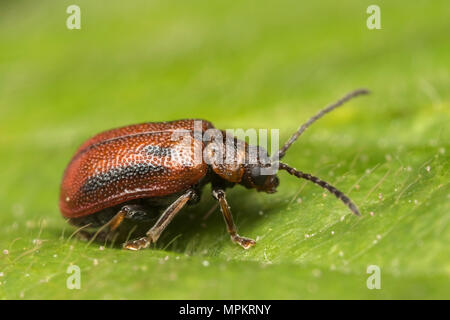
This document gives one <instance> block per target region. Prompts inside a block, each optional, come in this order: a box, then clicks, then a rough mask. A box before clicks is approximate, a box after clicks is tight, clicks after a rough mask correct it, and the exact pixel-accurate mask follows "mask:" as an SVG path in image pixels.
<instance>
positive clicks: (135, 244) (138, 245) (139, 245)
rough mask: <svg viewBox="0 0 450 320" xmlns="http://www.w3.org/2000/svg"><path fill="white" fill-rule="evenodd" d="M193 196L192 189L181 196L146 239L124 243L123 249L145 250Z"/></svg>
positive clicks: (166, 211)
mask: <svg viewBox="0 0 450 320" xmlns="http://www.w3.org/2000/svg"><path fill="white" fill-rule="evenodd" d="M195 196H196V193H195V191H194V190H192V189H190V190H188V191H187V192H186V193H184V194H183V195H181V196H180V197H179V198H178V199H177V200H175V202H174V203H172V204H171V205H170V206H169V207H168V208H167V209H166V210H165V211H164V212H163V213H162V214H161V216H160V217H159V219H158V221H156V223H155V225H154V226H153V227H152V228H151V229H150V230H149V231H148V232H147V235H146V237H142V238H139V239H136V240H133V241H129V242H126V243H124V245H123V247H124V249H128V250H139V249H143V248H147V247H148V246H149V245H150V244H151V243H155V242H156V241H157V240H158V238H159V236H160V235H161V233H162V232H163V231H164V229H165V228H166V227H167V225H168V224H169V223H170V222H171V221H172V219H173V218H174V217H175V215H176V214H177V213H178V212H179V211H180V210H181V209H182V208H183V207H184V206H185V205H186V203H187V202H188V201H189V200H190V199H192V198H194V197H195Z"/></svg>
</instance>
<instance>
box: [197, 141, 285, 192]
mask: <svg viewBox="0 0 450 320" xmlns="http://www.w3.org/2000/svg"><path fill="white" fill-rule="evenodd" d="M204 157H205V159H204V160H205V162H206V163H207V164H208V165H209V166H210V167H211V169H212V171H213V172H214V173H215V174H216V175H218V176H219V177H220V178H222V179H224V180H226V181H228V182H233V183H239V184H241V185H243V186H244V187H246V188H256V189H257V190H258V191H265V192H268V193H274V192H275V191H276V188H277V186H278V184H279V180H278V178H277V177H276V175H275V174H274V173H273V172H272V171H271V169H270V168H272V163H271V160H270V157H269V155H268V154H267V151H266V150H265V149H264V148H262V147H259V146H253V145H249V144H248V143H247V142H245V141H243V140H240V139H237V138H232V139H230V138H227V137H225V138H223V139H222V140H221V141H211V142H208V143H206V144H205V152H204Z"/></svg>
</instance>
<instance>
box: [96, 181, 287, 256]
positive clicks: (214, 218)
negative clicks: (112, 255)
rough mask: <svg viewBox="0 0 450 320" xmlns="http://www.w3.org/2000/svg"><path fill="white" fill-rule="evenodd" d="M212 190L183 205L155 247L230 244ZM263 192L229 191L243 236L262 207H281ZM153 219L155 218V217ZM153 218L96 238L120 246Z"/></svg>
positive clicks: (198, 248) (183, 249) (186, 249)
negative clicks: (268, 198)
mask: <svg viewBox="0 0 450 320" xmlns="http://www.w3.org/2000/svg"><path fill="white" fill-rule="evenodd" d="M210 194H211V192H210V190H209V188H205V190H204V192H203V196H202V199H201V201H200V202H199V203H198V204H196V205H193V206H188V207H186V208H183V210H182V211H181V212H180V213H179V214H178V215H177V216H176V217H175V218H174V220H173V221H172V222H171V223H170V224H169V225H168V226H167V228H166V230H164V232H163V233H162V235H161V237H160V239H159V240H158V242H157V243H156V244H153V245H152V248H154V249H157V250H167V251H171V252H178V253H183V254H185V253H187V254H195V253H198V252H202V251H204V250H205V249H209V248H211V244H212V243H214V244H215V245H216V246H223V245H230V244H231V241H230V237H229V235H228V233H227V229H226V225H225V222H224V219H223V216H222V213H221V212H220V209H219V207H218V205H217V201H216V200H214V199H213V198H212V196H211V195H210ZM260 195H261V194H257V193H255V192H254V190H245V189H242V188H236V189H233V190H229V191H227V199H228V202H229V205H230V207H231V211H232V213H233V218H234V221H235V223H236V226H237V228H238V230H239V231H240V232H241V235H243V236H250V234H249V233H250V232H251V230H252V229H253V228H254V227H255V226H257V225H258V224H259V223H261V220H262V219H263V216H262V215H261V214H260V213H261V212H262V211H264V214H274V213H275V212H276V211H278V209H279V207H280V203H277V202H273V201H271V202H267V201H266V202H263V201H261V200H260V199H261V198H260ZM261 196H263V195H261ZM243 199H244V200H243ZM246 199H247V200H246ZM154 222H156V218H155V220H154ZM154 222H151V223H146V224H142V223H141V224H135V223H126V222H125V223H124V225H123V226H121V227H120V228H121V230H120V233H119V234H116V235H115V236H113V237H112V239H110V240H108V241H106V240H105V239H104V238H102V237H100V236H98V235H97V237H96V238H95V239H94V241H93V242H95V243H97V244H104V245H108V246H110V247H112V248H116V249H121V248H122V244H123V243H124V242H125V241H126V240H127V239H130V240H132V239H135V238H138V237H141V236H143V235H145V232H146V231H147V230H148V229H149V228H150V227H151V226H152V224H153V223H154Z"/></svg>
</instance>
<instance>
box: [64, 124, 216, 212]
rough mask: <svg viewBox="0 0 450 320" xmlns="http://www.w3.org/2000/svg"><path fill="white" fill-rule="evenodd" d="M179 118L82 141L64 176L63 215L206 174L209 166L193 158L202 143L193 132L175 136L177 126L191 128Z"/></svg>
mask: <svg viewBox="0 0 450 320" xmlns="http://www.w3.org/2000/svg"><path fill="white" fill-rule="evenodd" d="M182 121H184V122H183V123H182V124H183V126H184V127H180V126H176V125H174V122H171V123H159V124H158V123H153V124H149V125H152V130H153V131H149V127H147V128H144V129H142V127H140V128H137V127H136V125H135V126H130V127H131V128H132V129H133V130H132V129H130V128H129V127H124V128H119V129H116V130H117V131H116V130H110V131H107V132H105V133H101V134H99V135H97V136H96V137H94V138H92V139H91V140H89V141H87V142H86V143H84V144H83V145H82V146H81V147H80V149H79V150H78V152H77V153H76V154H75V156H74V157H73V159H72V160H71V162H70V163H69V165H68V167H67V169H66V171H65V174H64V177H63V181H62V185H61V194H60V202H59V204H60V209H61V212H62V214H63V216H65V217H68V218H75V217H81V216H84V215H88V214H90V213H94V212H97V211H99V210H102V209H105V208H108V207H112V206H115V205H118V204H120V203H122V202H125V201H129V200H133V199H138V198H145V197H162V196H166V195H169V194H173V193H176V192H180V191H183V190H186V189H187V188H189V187H190V186H192V185H194V184H196V183H198V182H199V181H200V180H201V179H202V178H203V177H204V176H205V175H206V172H207V165H206V164H205V163H204V162H203V161H202V159H201V158H200V159H197V158H195V156H194V154H195V152H196V150H203V143H202V142H201V141H198V140H195V139H193V135H192V134H191V135H190V136H191V138H192V139H187V140H186V139H182V138H181V139H180V138H178V139H174V136H173V133H174V130H175V129H178V128H180V129H185V130H188V131H189V130H191V129H192V127H191V126H189V123H186V121H191V122H192V121H193V120H182ZM157 125H159V127H157ZM207 125H208V126H209V125H210V124H207ZM138 126H144V125H138ZM174 127H175V129H173V128H174ZM139 129H141V130H139ZM190 132H191V133H192V131H190ZM99 137H100V138H99ZM199 148H200V149H199Z"/></svg>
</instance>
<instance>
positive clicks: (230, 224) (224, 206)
mask: <svg viewBox="0 0 450 320" xmlns="http://www.w3.org/2000/svg"><path fill="white" fill-rule="evenodd" d="M212 195H213V197H214V198H216V199H217V201H219V205H220V210H221V211H222V214H223V218H224V219H225V223H226V225H227V231H228V233H229V234H230V237H231V240H232V241H233V242H235V243H237V244H239V245H240V246H241V247H242V248H244V249H248V248H251V247H253V246H254V245H255V244H256V241H255V240H253V239H249V238H245V237H241V236H240V235H238V233H237V231H236V225H235V224H234V221H233V216H232V215H231V210H230V206H229V205H228V202H227V199H226V198H225V191H223V190H222V189H213V192H212Z"/></svg>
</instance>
